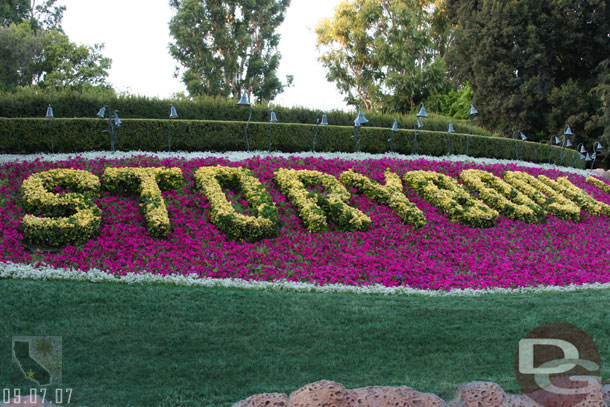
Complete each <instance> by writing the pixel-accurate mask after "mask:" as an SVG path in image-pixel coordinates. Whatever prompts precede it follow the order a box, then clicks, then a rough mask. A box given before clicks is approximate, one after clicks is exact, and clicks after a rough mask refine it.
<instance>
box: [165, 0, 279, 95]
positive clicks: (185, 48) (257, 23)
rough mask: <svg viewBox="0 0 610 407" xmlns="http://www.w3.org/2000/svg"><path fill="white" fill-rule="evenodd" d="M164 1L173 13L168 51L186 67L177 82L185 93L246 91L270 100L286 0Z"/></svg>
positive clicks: (276, 83)
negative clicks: (182, 86) (179, 81)
mask: <svg viewBox="0 0 610 407" xmlns="http://www.w3.org/2000/svg"><path fill="white" fill-rule="evenodd" d="M169 3H170V6H171V7H172V9H173V10H174V11H175V12H176V14H175V15H174V17H173V18H172V19H171V21H170V24H169V29H170V33H171V35H172V36H173V38H174V42H173V43H172V44H170V53H171V54H172V56H173V57H174V58H175V59H176V60H177V61H178V62H179V63H180V64H182V66H183V67H184V68H185V69H186V70H185V71H184V73H183V75H182V80H183V81H184V83H185V84H186V87H187V89H188V91H189V93H190V94H191V95H210V96H224V97H228V96H234V97H236V96H239V94H240V91H241V89H247V91H248V94H254V95H255V96H256V97H257V98H258V100H273V99H274V98H275V96H276V95H277V94H278V93H280V92H281V91H282V90H283V88H284V85H283V84H282V83H281V82H280V80H279V79H278V78H277V76H276V71H277V69H278V67H279V63H280V54H279V53H278V52H277V46H278V44H279V40H280V36H279V34H277V33H276V30H277V28H278V27H279V25H280V24H281V23H282V21H283V20H284V13H285V12H286V8H287V7H288V5H289V4H290V0H277V1H276V0H257V1H250V0H231V1H227V2H218V1H215V0H203V1H200V0H170V2H169ZM288 82H289V83H290V82H291V80H290V79H288Z"/></svg>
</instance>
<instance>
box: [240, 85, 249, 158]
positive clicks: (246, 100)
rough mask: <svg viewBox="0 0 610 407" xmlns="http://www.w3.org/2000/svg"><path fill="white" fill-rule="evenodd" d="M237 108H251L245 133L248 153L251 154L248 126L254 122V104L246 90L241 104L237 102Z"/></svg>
mask: <svg viewBox="0 0 610 407" xmlns="http://www.w3.org/2000/svg"><path fill="white" fill-rule="evenodd" d="M237 106H244V107H249V108H250V115H249V116H248V123H246V131H245V138H246V148H247V149H248V152H250V140H248V126H250V120H252V104H251V103H250V101H249V100H248V93H247V92H246V90H245V89H244V93H243V94H242V95H241V99H240V100H239V102H237Z"/></svg>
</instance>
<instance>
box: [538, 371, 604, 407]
mask: <svg viewBox="0 0 610 407" xmlns="http://www.w3.org/2000/svg"><path fill="white" fill-rule="evenodd" d="M552 383H553V384H554V385H555V386H557V387H560V388H564V389H578V388H581V387H582V383H581V382H579V381H572V380H570V378H569V377H563V378H560V379H557V380H553V382H552ZM590 390H591V391H590V393H588V394H586V395H571V396H566V395H560V394H554V393H549V392H547V391H544V390H537V391H535V392H533V393H528V394H527V395H528V396H529V397H530V398H531V399H533V400H534V401H535V402H536V403H538V404H539V405H542V406H544V407H604V394H603V393H602V386H601V384H600V383H597V382H593V383H592V384H591V388H590Z"/></svg>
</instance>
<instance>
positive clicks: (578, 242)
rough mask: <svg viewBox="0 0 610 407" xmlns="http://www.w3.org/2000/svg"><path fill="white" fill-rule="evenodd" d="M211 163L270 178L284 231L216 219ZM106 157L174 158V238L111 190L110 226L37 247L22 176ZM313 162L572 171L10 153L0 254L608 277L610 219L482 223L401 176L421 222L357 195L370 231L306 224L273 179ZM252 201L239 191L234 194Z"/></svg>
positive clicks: (432, 276)
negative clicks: (205, 191)
mask: <svg viewBox="0 0 610 407" xmlns="http://www.w3.org/2000/svg"><path fill="white" fill-rule="evenodd" d="M208 165H227V166H245V167H248V168H250V169H251V170H252V171H253V172H254V173H255V175H256V176H257V177H258V178H259V179H260V180H261V182H262V183H263V184H264V185H265V186H266V188H267V190H268V191H269V192H270V193H271V195H272V197H273V199H274V201H275V203H276V205H277V206H278V208H279V212H280V216H281V219H282V229H281V231H280V235H279V237H278V238H275V239H270V240H264V241H261V242H257V243H245V242H233V241H229V240H227V239H226V238H225V236H224V234H223V233H221V232H219V230H218V229H217V228H216V227H215V226H214V225H212V224H211V223H210V217H209V210H210V207H209V204H208V201H207V199H206V198H205V197H204V196H202V195H201V194H200V193H198V192H196V191H195V187H194V182H193V174H194V172H195V171H196V169H197V168H199V167H202V166H208ZM108 166H166V167H171V166H177V167H180V168H181V169H182V171H183V173H184V176H185V179H186V182H185V185H184V187H183V188H182V190H178V191H169V192H164V193H163V196H164V197H165V200H166V202H167V206H168V211H169V215H170V219H171V223H172V228H173V230H172V232H171V234H170V236H169V238H168V239H166V240H158V239H157V240H155V239H152V238H150V237H149V235H148V233H147V231H146V229H145V221H144V217H143V216H142V214H141V213H139V208H138V203H137V202H136V200H135V199H133V198H131V197H124V196H117V195H111V194H110V193H103V194H102V197H101V198H100V199H98V200H97V203H98V205H99V206H100V208H101V209H102V213H103V215H102V216H103V219H102V230H101V233H100V235H99V237H97V238H96V239H94V240H91V241H89V242H88V243H87V244H85V245H84V246H82V247H76V246H65V247H63V248H61V249H60V250H58V251H56V252H51V253H40V252H36V251H32V250H30V249H28V248H25V247H24V245H23V243H22V237H23V234H22V232H21V231H20V230H19V224H20V222H21V219H22V218H23V216H24V215H25V213H24V210H23V208H21V207H20V206H19V201H18V197H19V187H20V185H21V183H22V181H23V180H24V179H25V178H27V177H28V176H29V175H30V174H32V173H35V172H39V171H44V170H48V169H51V168H76V169H83V170H87V171H91V172H92V173H94V174H96V175H98V176H101V174H102V172H103V170H104V168H105V167H108ZM280 167H281V168H295V169H311V170H318V171H322V172H325V173H329V174H333V175H335V176H337V177H338V176H339V174H340V173H341V172H343V171H345V170H347V169H350V168H352V169H353V170H354V171H356V172H359V173H362V174H364V175H367V176H369V177H371V178H372V179H374V180H376V181H378V182H383V172H384V170H385V169H386V168H390V169H391V170H392V171H394V172H395V173H397V174H399V175H401V176H402V175H403V174H404V173H405V172H406V171H410V170H420V169H423V170H433V171H437V172H441V173H445V174H447V175H449V176H451V177H454V178H457V177H458V175H459V173H460V172H461V171H462V170H464V169H468V168H480V169H484V170H486V171H490V172H492V173H494V174H495V175H498V176H501V175H502V173H503V172H504V171H506V170H513V171H515V170H517V171H527V172H529V173H531V174H532V175H538V174H545V175H547V176H549V177H550V178H552V179H555V178H556V177H557V176H560V175H561V176H563V175H568V174H564V173H560V172H557V171H548V170H540V169H534V168H523V167H517V166H515V165H474V164H470V163H445V162H434V161H426V160H419V161H400V160H391V159H380V160H368V161H347V160H338V159H335V160H324V159H314V158H304V159H301V158H293V159H283V158H253V159H249V160H245V161H241V162H229V161H227V160H226V159H218V158H206V159H198V160H192V161H185V160H180V159H168V160H158V159H153V158H150V157H148V158H145V157H139V158H134V159H129V160H118V161H117V160H107V159H100V160H95V161H87V160H83V159H73V160H71V161H64V162H57V163H48V162H41V161H35V162H31V163H20V164H7V165H4V166H1V167H0V192H1V195H0V220H1V222H0V225H1V226H0V245H1V249H0V261H1V262H16V263H29V264H39V263H42V264H47V265H52V266H54V267H59V268H75V269H80V270H83V271H87V270H89V269H91V268H98V269H102V270H105V271H107V272H108V273H112V274H118V275H123V274H125V273H158V274H164V275H166V274H190V273H194V274H196V275H198V276H201V277H212V278H228V277H233V278H240V279H245V280H264V281H275V280H282V279H285V280H288V281H301V282H311V283H317V284H321V285H323V284H329V283H341V284H348V285H370V284H382V285H385V286H397V285H407V286H410V287H413V288H421V289H443V290H449V289H453V288H492V287H519V286H538V285H567V284H582V283H594V282H609V281H610V233H608V231H609V230H610V219H609V218H608V217H606V216H592V215H589V214H586V213H584V212H583V213H582V221H581V222H580V223H574V222H570V221H564V220H560V219H557V218H556V217H554V216H551V215H549V216H548V217H547V222H546V223H544V224H539V225H531V224H527V223H523V222H520V221H512V220H509V219H506V218H504V217H500V218H499V220H498V222H497V225H496V226H495V227H493V228H488V229H475V228H470V227H467V226H463V225H460V224H457V223H454V222H451V221H449V220H448V217H447V216H446V215H445V214H443V213H441V212H439V211H438V210H437V209H436V208H434V207H432V206H431V205H430V204H429V203H428V202H426V201H425V200H423V199H421V198H419V197H418V196H417V195H416V194H415V193H414V192H413V191H412V190H410V189H409V188H408V187H407V186H405V192H406V195H407V197H408V198H409V199H410V200H411V201H412V202H414V203H415V204H416V205H417V206H418V207H419V208H420V209H421V210H422V211H423V212H424V214H425V216H426V218H427V220H428V223H427V225H426V226H424V227H423V228H422V229H420V230H416V229H415V228H414V227H412V226H410V225H404V224H402V223H401V221H400V219H399V218H398V216H397V215H396V214H395V213H394V212H392V211H391V210H390V209H389V208H386V207H383V206H379V205H377V204H375V203H373V202H372V201H370V200H369V199H368V198H366V197H364V196H363V195H359V194H353V198H352V205H353V206H355V207H356V208H359V209H360V210H362V211H364V212H365V213H366V214H368V215H369V216H370V217H371V219H372V224H371V227H370V229H369V230H368V231H367V232H349V233H345V232H337V231H336V230H335V229H334V227H333V226H332V224H331V226H330V230H329V231H328V232H326V233H310V232H308V231H307V230H306V229H305V228H304V226H303V223H302V222H301V220H300V219H299V218H298V217H297V214H296V212H295V210H294V208H293V207H292V206H291V205H290V203H289V202H287V199H286V197H285V196H283V195H282V194H281V193H279V192H278V189H277V187H276V186H275V185H274V184H273V182H272V177H273V172H274V170H275V169H277V168H280ZM569 179H570V181H572V182H573V183H574V184H575V185H576V186H578V187H580V188H583V189H585V190H586V191H588V192H589V193H591V194H592V195H593V196H594V198H596V199H598V200H600V201H602V202H605V203H609V204H610V195H608V194H605V193H604V192H602V191H600V190H598V189H596V188H595V187H593V186H591V185H588V184H586V183H585V179H584V178H583V177H581V176H577V175H569ZM234 199H236V200H237V201H240V202H238V204H240V203H241V205H244V206H247V204H246V203H245V202H244V201H241V200H240V198H239V197H238V196H237V197H234Z"/></svg>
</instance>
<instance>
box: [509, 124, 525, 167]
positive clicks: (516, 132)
mask: <svg viewBox="0 0 610 407" xmlns="http://www.w3.org/2000/svg"><path fill="white" fill-rule="evenodd" d="M517 134H519V138H521V141H525V140H527V136H526V135H525V134H523V132H522V131H521V130H515V131H513V134H512V137H513V140H515V160H518V159H519V143H518V141H517Z"/></svg>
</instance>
